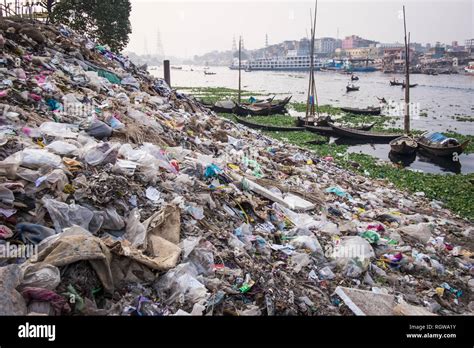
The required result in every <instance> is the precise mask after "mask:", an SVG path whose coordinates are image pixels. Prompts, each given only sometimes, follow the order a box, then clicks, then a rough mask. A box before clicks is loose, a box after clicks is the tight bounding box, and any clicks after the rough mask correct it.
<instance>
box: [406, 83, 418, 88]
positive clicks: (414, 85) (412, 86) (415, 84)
mask: <svg viewBox="0 0 474 348" xmlns="http://www.w3.org/2000/svg"><path fill="white" fill-rule="evenodd" d="M406 86H407V85H406V83H404V84H402V88H405V87H406ZM416 86H418V83H414V84H411V83H410V88H414V87H416Z"/></svg>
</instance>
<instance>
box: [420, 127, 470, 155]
mask: <svg viewBox="0 0 474 348" xmlns="http://www.w3.org/2000/svg"><path fill="white" fill-rule="evenodd" d="M416 141H417V143H418V146H419V147H420V149H423V150H424V151H426V152H427V153H429V154H431V155H435V156H439V157H453V156H455V155H456V156H459V155H460V154H462V153H463V152H464V150H465V149H466V147H467V145H468V144H469V140H466V141H465V142H463V143H462V144H461V143H459V141H458V140H457V139H454V138H448V137H446V136H445V135H443V134H441V133H438V132H426V133H423V134H422V135H421V136H420V137H418V138H417V139H416Z"/></svg>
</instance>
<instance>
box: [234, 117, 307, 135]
mask: <svg viewBox="0 0 474 348" xmlns="http://www.w3.org/2000/svg"><path fill="white" fill-rule="evenodd" d="M235 119H236V120H237V122H238V123H240V124H243V125H244V126H247V127H249V128H252V129H260V130H264V131H273V132H301V131H305V130H306V129H305V127H284V126H272V125H263V124H258V123H253V122H250V121H248V120H246V119H244V118H240V117H237V116H236V117H235Z"/></svg>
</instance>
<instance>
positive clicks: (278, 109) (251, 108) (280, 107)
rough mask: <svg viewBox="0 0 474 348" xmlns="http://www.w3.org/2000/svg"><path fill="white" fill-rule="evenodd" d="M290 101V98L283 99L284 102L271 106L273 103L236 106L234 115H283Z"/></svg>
mask: <svg viewBox="0 0 474 348" xmlns="http://www.w3.org/2000/svg"><path fill="white" fill-rule="evenodd" d="M290 100H291V96H289V97H287V98H285V99H284V100H282V101H280V102H278V103H276V104H273V103H268V104H267V103H265V104H263V105H252V104H251V105H244V104H240V105H236V107H235V110H234V111H235V113H236V114H237V115H239V116H248V115H251V116H268V115H274V114H279V113H284V112H285V111H286V110H285V108H286V106H287V105H288V103H289V102H290Z"/></svg>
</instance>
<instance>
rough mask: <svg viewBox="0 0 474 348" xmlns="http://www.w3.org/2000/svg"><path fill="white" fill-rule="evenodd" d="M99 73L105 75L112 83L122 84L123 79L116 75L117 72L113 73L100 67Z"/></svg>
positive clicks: (101, 75)
mask: <svg viewBox="0 0 474 348" xmlns="http://www.w3.org/2000/svg"><path fill="white" fill-rule="evenodd" d="M97 74H98V75H99V76H100V77H104V78H106V79H107V80H109V82H110V83H113V84H116V85H120V84H121V82H122V80H121V79H120V78H119V77H118V76H117V75H115V74H113V73H111V72H109V71H107V70H102V69H98V70H97Z"/></svg>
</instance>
